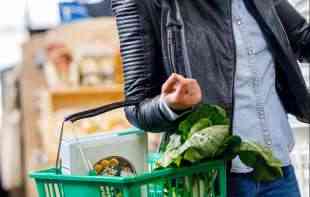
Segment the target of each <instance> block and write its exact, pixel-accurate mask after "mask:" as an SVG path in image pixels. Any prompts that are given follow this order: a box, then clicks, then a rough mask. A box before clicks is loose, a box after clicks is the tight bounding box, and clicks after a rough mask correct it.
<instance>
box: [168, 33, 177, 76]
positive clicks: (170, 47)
mask: <svg viewBox="0 0 310 197" xmlns="http://www.w3.org/2000/svg"><path fill="white" fill-rule="evenodd" d="M169 28H170V27H169ZM167 33H168V35H167V40H168V53H169V56H170V57H169V62H170V64H171V66H172V72H174V73H177V69H176V66H175V61H174V60H175V53H174V46H173V37H172V31H171V29H168V32H167Z"/></svg>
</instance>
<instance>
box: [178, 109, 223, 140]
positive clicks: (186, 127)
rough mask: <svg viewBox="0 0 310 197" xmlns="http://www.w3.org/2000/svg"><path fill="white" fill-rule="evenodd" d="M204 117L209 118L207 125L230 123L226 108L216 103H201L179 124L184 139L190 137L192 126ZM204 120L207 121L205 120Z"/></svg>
mask: <svg viewBox="0 0 310 197" xmlns="http://www.w3.org/2000/svg"><path fill="white" fill-rule="evenodd" d="M202 119H208V120H209V121H208V125H205V126H212V125H228V124H229V118H228V117H227V114H226V112H225V110H224V109H222V108H221V107H219V106H216V105H207V104H204V105H201V106H199V107H198V108H197V109H196V110H195V111H193V112H192V113H190V114H189V115H188V116H187V117H186V119H185V120H183V121H182V122H181V123H180V124H179V133H180V134H181V135H182V139H183V141H185V140H186V139H187V138H188V137H189V136H188V135H189V133H190V131H191V128H192V127H193V126H194V125H195V124H196V123H197V122H199V121H200V120H202ZM203 122H204V123H205V120H204V121H203ZM197 127H198V126H197Z"/></svg>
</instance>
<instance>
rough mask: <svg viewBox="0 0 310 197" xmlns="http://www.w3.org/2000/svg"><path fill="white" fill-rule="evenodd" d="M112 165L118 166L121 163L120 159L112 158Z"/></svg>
mask: <svg viewBox="0 0 310 197" xmlns="http://www.w3.org/2000/svg"><path fill="white" fill-rule="evenodd" d="M110 165H112V166H117V165H119V161H118V160H117V159H115V158H113V159H111V160H110Z"/></svg>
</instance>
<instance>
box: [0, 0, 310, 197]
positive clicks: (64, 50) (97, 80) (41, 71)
mask: <svg viewBox="0 0 310 197" xmlns="http://www.w3.org/2000/svg"><path fill="white" fill-rule="evenodd" d="M291 1H292V3H293V4H294V6H296V8H297V9H298V10H299V11H300V12H301V13H302V14H303V15H304V16H305V17H307V19H309V15H308V14H309V0H291ZM110 6H111V5H110V1H109V0H80V1H64V0H63V1H62V0H10V1H6V0H3V1H2V4H1V6H0V43H1V45H0V88H1V91H0V94H1V96H0V99H1V105H0V107H1V108H0V121H1V129H0V157H1V158H0V176H1V177H0V182H1V187H0V196H3V197H6V196H10V197H11V196H12V197H13V196H16V197H36V192H35V190H34V185H33V183H32V182H31V180H29V179H28V178H27V173H28V172H29V171H31V170H36V169H40V168H44V167H47V166H51V165H53V162H54V160H55V155H56V149H57V135H58V131H59V125H60V121H61V120H62V119H63V117H64V116H65V115H67V114H70V113H73V112H77V111H80V110H82V109H86V108H89V107H93V106H98V105H102V104H106V103H110V102H113V101H117V100H122V99H123V91H122V90H123V87H122V85H123V79H122V74H121V73H122V65H121V59H120V55H119V45H118V38H117V30H116V25H115V21H114V19H113V17H112V12H111V8H110ZM301 67H302V69H303V73H304V76H305V78H306V79H307V83H308V84H309V83H310V82H309V78H310V77H309V73H310V69H309V68H310V67H309V65H308V64H301ZM291 122H292V126H293V128H294V131H295V137H296V142H297V143H296V147H295V149H294V152H293V153H292V161H293V163H294V165H295V167H296V171H297V175H298V179H299V183H300V189H301V190H302V192H303V197H307V196H309V127H307V126H306V125H304V124H301V123H300V122H298V121H297V120H295V119H293V118H291ZM127 127H130V125H129V123H128V122H127V121H126V119H125V117H124V114H123V111H122V110H116V111H113V112H111V113H110V114H108V115H107V116H102V117H99V118H93V119H90V120H87V121H81V122H80V123H78V125H76V128H78V131H80V132H79V135H87V134H90V133H96V132H99V131H101V132H102V131H113V130H118V129H122V128H127ZM66 135H67V136H70V135H72V133H71V132H70V128H66ZM149 137H150V149H151V150H155V149H156V148H155V147H156V146H157V143H158V136H157V135H150V136H149Z"/></svg>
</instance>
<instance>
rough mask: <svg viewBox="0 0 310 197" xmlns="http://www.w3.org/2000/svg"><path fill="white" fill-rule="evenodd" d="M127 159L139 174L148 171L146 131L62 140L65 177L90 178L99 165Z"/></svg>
mask: <svg viewBox="0 0 310 197" xmlns="http://www.w3.org/2000/svg"><path fill="white" fill-rule="evenodd" d="M111 156H114V157H121V158H124V159H126V160H127V161H128V162H129V163H130V164H131V165H132V166H133V168H134V170H135V171H136V173H137V174H140V173H143V172H145V171H146V170H147V137H146V134H145V133H144V132H143V131H139V130H128V131H125V132H118V133H103V134H97V135H91V136H87V137H82V138H78V139H70V140H63V142H62V148H61V166H62V173H63V174H69V175H88V173H89V170H91V169H90V168H92V167H93V166H94V165H95V164H96V163H97V162H98V161H100V160H102V159H104V158H107V157H111Z"/></svg>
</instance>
